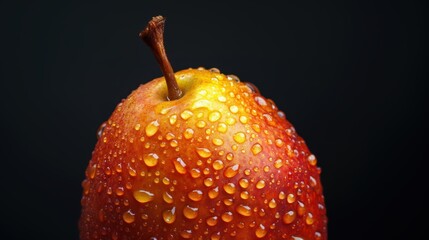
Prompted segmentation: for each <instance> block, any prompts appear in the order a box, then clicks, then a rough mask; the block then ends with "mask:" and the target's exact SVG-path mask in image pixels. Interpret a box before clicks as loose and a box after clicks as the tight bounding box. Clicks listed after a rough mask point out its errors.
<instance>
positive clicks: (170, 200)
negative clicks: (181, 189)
mask: <svg viewBox="0 0 429 240" xmlns="http://www.w3.org/2000/svg"><path fill="white" fill-rule="evenodd" d="M162 199H163V200H164V202H166V203H173V201H174V200H173V196H171V194H170V193H168V192H164V193H163V194H162Z"/></svg>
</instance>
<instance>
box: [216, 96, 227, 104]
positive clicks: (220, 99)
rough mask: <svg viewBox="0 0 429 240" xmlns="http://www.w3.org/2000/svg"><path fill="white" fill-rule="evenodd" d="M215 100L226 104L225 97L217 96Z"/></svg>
mask: <svg viewBox="0 0 429 240" xmlns="http://www.w3.org/2000/svg"><path fill="white" fill-rule="evenodd" d="M217 100H218V101H219V102H223V103H224V102H226V97H225V96H222V95H219V96H218V97H217Z"/></svg>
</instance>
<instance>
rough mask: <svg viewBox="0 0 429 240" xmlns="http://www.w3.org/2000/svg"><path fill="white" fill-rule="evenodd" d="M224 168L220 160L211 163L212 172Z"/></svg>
mask: <svg viewBox="0 0 429 240" xmlns="http://www.w3.org/2000/svg"><path fill="white" fill-rule="evenodd" d="M223 167H224V164H223V162H222V161H221V160H216V161H214V162H213V169H214V170H221V169H222V168H223Z"/></svg>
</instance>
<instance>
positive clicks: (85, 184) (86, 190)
mask: <svg viewBox="0 0 429 240" xmlns="http://www.w3.org/2000/svg"><path fill="white" fill-rule="evenodd" d="M90 185H91V183H90V182H89V181H88V180H87V179H85V180H83V181H82V188H83V193H84V194H85V195H88V193H89V188H90Z"/></svg>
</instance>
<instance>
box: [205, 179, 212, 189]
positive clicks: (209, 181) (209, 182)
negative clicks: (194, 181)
mask: <svg viewBox="0 0 429 240" xmlns="http://www.w3.org/2000/svg"><path fill="white" fill-rule="evenodd" d="M204 186H206V187H211V186H213V178H206V179H204Z"/></svg>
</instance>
